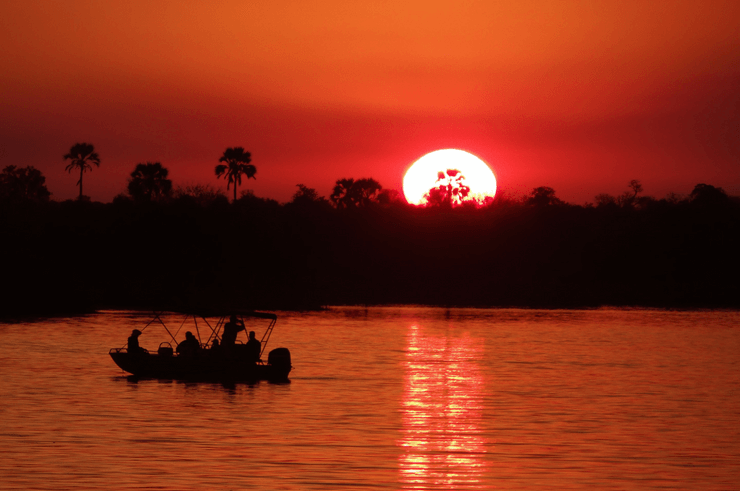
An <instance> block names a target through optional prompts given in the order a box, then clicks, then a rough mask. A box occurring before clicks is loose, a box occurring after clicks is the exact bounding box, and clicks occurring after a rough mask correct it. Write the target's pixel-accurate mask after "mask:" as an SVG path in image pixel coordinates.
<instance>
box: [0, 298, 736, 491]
mask: <svg viewBox="0 0 740 491" xmlns="http://www.w3.org/2000/svg"><path fill="white" fill-rule="evenodd" d="M279 315H280V318H279V320H278V324H277V327H276V329H275V332H274V334H273V338H272V340H271V341H270V344H269V345H268V349H270V348H275V347H278V346H286V347H288V348H290V350H291V353H292V355H293V365H294V367H295V368H294V371H293V373H292V374H291V379H292V383H290V384H285V385H273V384H269V383H264V382H262V383H259V384H256V385H253V386H250V385H236V386H233V387H226V386H222V385H220V384H189V383H182V382H173V381H155V380H148V381H139V382H135V381H132V380H129V379H128V378H127V377H126V376H125V375H124V374H123V373H122V372H121V371H120V370H119V369H118V368H117V367H116V366H115V365H114V364H113V362H112V360H111V359H110V358H109V356H108V350H109V349H110V348H112V347H122V346H124V345H125V343H126V338H127V336H128V335H129V333H130V332H131V330H132V329H133V328H141V327H142V326H143V325H145V324H146V322H148V321H149V316H148V315H147V314H138V313H130V312H103V313H100V314H96V315H90V316H84V317H75V318H66V319H57V320H45V321H39V322H30V323H22V324H0V370H2V372H1V375H2V378H1V379H0V417H1V418H2V425H0V489H27V490H31V489H45V490H46V489H49V490H51V489H54V490H63V489H75V490H79V489H95V490H101V489H115V490H118V489H142V488H146V489H181V490H191V489H193V490H195V489H199V490H200V489H217V490H220V489H223V490H230V489H268V490H269V489H274V490H291V489H409V490H423V489H455V490H458V489H460V490H464V489H542V490H545V489H738V488H740V329H739V327H740V313H738V312H661V311H645V310H638V311H619V310H598V311H543V310H468V309H460V310H455V309H453V310H450V311H447V310H445V309H427V308H411V307H409V308H370V309H367V310H366V309H364V308H337V309H331V310H329V311H326V312H321V313H311V314H295V313H282V314H279ZM166 321H167V324H168V327H170V328H173V330H177V328H178V327H179V326H180V323H181V322H182V317H181V316H172V317H170V318H168V319H167V320H166ZM190 327H191V326H187V327H183V328H182V330H183V331H184V330H185V329H188V328H190ZM200 327H201V328H202V327H204V326H200ZM263 327H264V325H263ZM182 335H183V333H182V332H180V337H182ZM165 339H166V333H165V332H164V330H163V329H162V328H161V327H160V328H157V327H156V326H154V325H153V326H150V327H149V328H147V329H146V330H145V332H144V334H143V335H142V337H141V344H142V346H144V347H146V348H149V349H156V347H157V346H158V344H159V342H160V341H164V340H165Z"/></svg>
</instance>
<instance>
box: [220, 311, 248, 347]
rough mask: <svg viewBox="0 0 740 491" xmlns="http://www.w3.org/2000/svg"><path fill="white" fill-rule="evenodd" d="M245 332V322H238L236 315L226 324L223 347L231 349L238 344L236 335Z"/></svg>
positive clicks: (222, 341)
mask: <svg viewBox="0 0 740 491" xmlns="http://www.w3.org/2000/svg"><path fill="white" fill-rule="evenodd" d="M243 330H244V322H242V321H240V320H238V319H237V318H236V316H235V315H232V316H231V317H230V318H229V322H227V323H226V324H224V335H223V336H221V346H222V347H223V348H227V349H228V348H230V347H231V346H234V344H236V335H237V334H239V332H240V331H243Z"/></svg>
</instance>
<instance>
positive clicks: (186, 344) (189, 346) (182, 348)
mask: <svg viewBox="0 0 740 491" xmlns="http://www.w3.org/2000/svg"><path fill="white" fill-rule="evenodd" d="M199 349H200V343H199V342H198V340H197V339H196V337H195V336H193V333H192V332H190V331H188V332H186V333H185V340H184V341H183V342H182V343H180V344H178V345H177V352H178V353H179V354H181V355H185V356H194V355H195V354H196V353H197V352H198V350H199Z"/></svg>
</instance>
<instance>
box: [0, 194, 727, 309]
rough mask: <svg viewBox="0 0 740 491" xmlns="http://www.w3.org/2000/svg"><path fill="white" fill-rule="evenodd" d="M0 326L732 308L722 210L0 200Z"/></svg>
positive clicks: (673, 204)
mask: <svg viewBox="0 0 740 491" xmlns="http://www.w3.org/2000/svg"><path fill="white" fill-rule="evenodd" d="M0 226H1V227H2V228H1V229H0V230H2V235H3V240H2V246H0V247H1V249H0V252H2V255H3V258H4V261H5V266H4V268H3V271H4V274H3V276H4V278H3V279H4V281H3V283H4V287H5V288H4V290H5V291H6V293H5V294H4V295H3V299H2V307H1V308H0V314H2V315H3V316H8V315H20V314H33V315H45V314H56V313H69V312H86V311H92V310H94V309H97V308H127V309H128V308H136V309H149V308H169V309H188V308H192V306H208V307H215V308H228V307H230V306H238V307H240V308H257V309H284V310H293V309H298V310H302V309H315V308H320V307H321V306H323V305H342V304H369V305H374V304H427V305H448V306H514V307H547V308H562V307H567V308H573V307H596V306H600V305H613V306H647V307H664V308H738V307H740V286H739V285H738V281H737V279H738V277H739V273H740V266H739V265H740V261H738V259H737V251H738V250H740V206H738V202H737V200H735V199H733V198H727V199H726V200H721V201H716V202H715V201H713V202H701V201H697V200H688V199H687V200H683V201H681V200H673V201H666V200H643V201H642V203H641V204H640V205H639V206H628V207H620V206H616V205H605V206H597V207H594V206H573V205H567V204H559V205H547V206H536V205H532V204H531V203H530V204H526V203H524V202H512V201H505V200H502V201H499V202H496V203H494V204H493V205H491V206H489V207H487V208H482V209H474V208H460V209H455V210H441V209H418V208H413V207H410V206H406V205H403V204H400V203H396V204H385V205H381V204H373V205H371V206H368V207H365V208H359V209H349V210H337V209H334V208H332V207H330V206H329V205H328V204H327V203H326V202H314V201H309V202H294V203H289V204H286V205H280V204H278V203H277V202H274V201H272V200H264V199H260V198H256V197H254V196H245V197H244V198H242V199H240V200H238V201H237V202H236V203H234V204H230V203H228V202H226V201H225V200H222V199H221V200H214V201H212V202H206V203H198V202H196V201H194V200H192V199H179V200H174V201H171V202H168V203H139V204H137V203H134V202H131V201H128V200H118V201H116V202H114V203H110V204H103V203H88V202H72V201H69V202H64V203H56V202H49V203H42V204H29V203H26V204H18V203H15V204H12V203H3V204H2V207H0Z"/></svg>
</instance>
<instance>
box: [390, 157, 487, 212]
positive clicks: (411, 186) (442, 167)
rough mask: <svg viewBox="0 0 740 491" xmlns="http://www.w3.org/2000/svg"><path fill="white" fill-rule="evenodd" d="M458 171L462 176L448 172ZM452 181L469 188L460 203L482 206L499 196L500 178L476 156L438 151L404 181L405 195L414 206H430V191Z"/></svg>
mask: <svg viewBox="0 0 740 491" xmlns="http://www.w3.org/2000/svg"><path fill="white" fill-rule="evenodd" d="M455 170H457V171H459V174H456V173H454V172H452V173H449V172H448V171H455ZM448 176H449V177H448ZM452 178H454V183H455V185H457V186H460V185H461V186H463V187H464V188H466V189H467V190H466V192H465V194H464V195H462V193H461V197H460V198H459V201H476V202H478V203H482V202H483V201H484V200H485V199H486V198H489V197H490V198H493V197H494V196H495V195H496V177H495V176H494V175H493V171H492V170H491V168H490V167H489V166H488V165H487V164H486V163H485V162H483V161H482V160H481V159H479V158H478V157H476V156H475V155H473V154H471V153H468V152H465V151H463V150H454V149H446V150H437V151H435V152H431V153H428V154H426V155H424V156H423V157H422V158H420V159H419V160H417V161H416V162H414V163H413V164H412V165H411V167H410V168H409V170H407V171H406V175H405V176H404V178H403V194H404V196H405V197H406V201H408V202H409V203H411V204H413V205H422V204H426V203H427V202H428V200H429V192H430V191H431V190H432V189H435V188H437V187H439V185H440V183H443V182H446V181H445V179H446V180H447V181H449V180H450V179H452ZM468 188H469V189H468Z"/></svg>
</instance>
